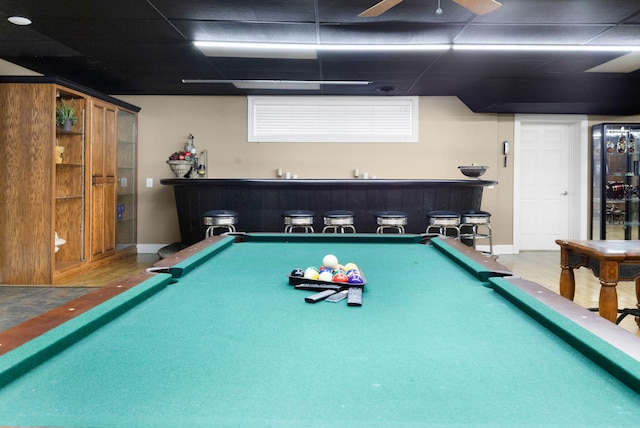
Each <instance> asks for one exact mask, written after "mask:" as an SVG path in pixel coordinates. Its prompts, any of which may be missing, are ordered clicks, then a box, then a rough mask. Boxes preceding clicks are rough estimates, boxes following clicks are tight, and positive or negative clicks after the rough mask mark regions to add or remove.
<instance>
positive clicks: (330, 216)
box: [322, 211, 356, 233]
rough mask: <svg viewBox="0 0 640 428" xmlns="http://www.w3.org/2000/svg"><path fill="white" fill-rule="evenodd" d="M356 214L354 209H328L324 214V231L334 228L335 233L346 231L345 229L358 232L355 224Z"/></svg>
mask: <svg viewBox="0 0 640 428" xmlns="http://www.w3.org/2000/svg"><path fill="white" fill-rule="evenodd" d="M353 217H354V214H353V212H352V211H326V212H324V213H323V214H322V219H323V221H324V225H325V226H324V227H323V228H322V233H327V231H330V230H333V233H338V232H340V233H344V231H345V229H350V230H351V231H353V233H356V228H355V226H354V225H353Z"/></svg>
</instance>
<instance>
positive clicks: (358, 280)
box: [348, 273, 364, 284]
mask: <svg viewBox="0 0 640 428" xmlns="http://www.w3.org/2000/svg"><path fill="white" fill-rule="evenodd" d="M348 282H349V284H362V283H363V282H364V281H363V280H362V277H361V276H360V274H357V273H354V274H353V275H351V276H350V277H349V278H348Z"/></svg>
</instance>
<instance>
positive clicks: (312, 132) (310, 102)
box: [248, 96, 418, 143]
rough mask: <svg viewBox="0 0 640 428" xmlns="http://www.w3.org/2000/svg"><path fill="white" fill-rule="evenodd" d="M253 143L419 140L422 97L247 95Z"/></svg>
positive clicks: (399, 141) (401, 141)
mask: <svg viewBox="0 0 640 428" xmlns="http://www.w3.org/2000/svg"><path fill="white" fill-rule="evenodd" d="M248 106H249V112H248V113H249V114H248V115H249V130H248V139H249V141H250V142H345V143H356V142H373V143H376V142H378V143H394V142H396V143H407V142H417V141H418V97H346V96H345V97H324V96H298V97H296V96H283V97H248Z"/></svg>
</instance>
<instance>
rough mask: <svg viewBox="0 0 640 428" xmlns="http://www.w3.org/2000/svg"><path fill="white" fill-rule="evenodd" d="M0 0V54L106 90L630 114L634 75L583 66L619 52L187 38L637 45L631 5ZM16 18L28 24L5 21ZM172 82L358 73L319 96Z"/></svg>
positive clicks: (626, 0) (637, 9)
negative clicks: (215, 48) (375, 98)
mask: <svg viewBox="0 0 640 428" xmlns="http://www.w3.org/2000/svg"><path fill="white" fill-rule="evenodd" d="M376 2H377V0H269V1H266V0H209V1H204V0H201V1H198V0H149V1H144V0H108V1H106V0H82V1H67V0H60V1H51V0H2V1H0V58H3V59H5V60H7V61H9V62H12V63H15V64H18V65H21V66H23V67H26V68H29V69H31V70H34V71H37V72H39V73H42V74H45V75H47V76H57V77H61V78H64V79H67V80H70V81H73V82H76V83H78V84H81V85H85V86H88V87H90V88H93V89H95V90H98V91H102V92H104V93H107V94H120V95H126V94H155V95H174V94H175V95H178V94H180V95H243V94H254V95H256V94H257V95H273V94H287V95H291V94H305V95H306V94H319V95H381V94H383V95H384V94H387V95H426V96H440V95H442V96H450V95H455V96H458V97H459V98H460V99H461V100H462V101H463V102H464V103H465V104H466V105H467V106H469V108H471V109H472V110H474V111H476V112H498V113H586V114H615V115H628V114H638V113H640V72H639V71H634V72H630V73H585V70H587V69H590V68H592V67H594V66H597V65H599V64H602V63H604V62H607V61H609V60H612V59H614V58H616V57H619V56H621V55H624V54H626V53H628V52H614V53H612V52H540V51H537V52H528V51H515V52H514V51H508V52H505V51H502V52H486V51H480V52H479V51H458V50H446V51H432V52H417V53H416V52H413V53H409V52H375V53H371V52H369V53H367V52H361V51H356V52H348V53H347V52H342V53H336V52H320V53H318V58H317V59H313V60H302V59H268V58H237V57H235V58H229V57H207V56H205V55H204V54H203V53H202V52H201V51H200V50H199V49H197V48H196V47H194V46H193V45H192V42H193V41H194V40H211V41H228V42H289V43H291V42H293V43H320V44H327V43H337V44H343V43H354V44H363V43H364V44H372V43H376V44H413V43H422V44H432V43H436V44H456V45H463V44H479V43H487V44H497V45H500V44H525V45H527V44H563V45H587V46H595V45H624V46H635V47H637V46H639V45H640V1H638V0H502V1H501V3H502V7H500V8H499V9H498V10H496V11H494V12H491V13H489V14H486V15H475V14H473V13H471V12H469V11H468V10H466V9H465V8H463V7H462V6H460V5H458V4H456V3H454V2H453V1H452V0H441V8H442V9H443V13H442V14H441V15H437V14H436V13H435V10H436V8H437V7H438V0H404V1H403V2H402V3H400V4H398V5H397V6H395V7H393V8H392V9H390V10H389V11H388V12H386V13H384V14H383V15H381V16H379V17H374V18H359V17H358V16H357V15H358V13H360V12H362V11H363V10H365V9H367V8H368V7H370V6H372V5H374V4H375V3H376ZM13 15H19V16H26V17H28V18H30V19H31V20H32V21H33V24H32V25H30V26H28V27H20V26H16V25H13V24H11V23H9V22H8V21H7V19H6V18H7V17H9V16H13ZM182 79H224V80H227V79H232V80H240V79H275V80H281V79H286V80H324V81H326V80H368V81H371V82H372V83H371V84H370V85H366V86H337V85H324V86H322V87H321V90H319V91H309V90H306V91H279V92H278V91H274V90H240V89H236V88H235V86H233V85H232V84H229V83H223V84H183V83H182Z"/></svg>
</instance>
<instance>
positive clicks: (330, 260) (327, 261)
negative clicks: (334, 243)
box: [322, 254, 338, 269]
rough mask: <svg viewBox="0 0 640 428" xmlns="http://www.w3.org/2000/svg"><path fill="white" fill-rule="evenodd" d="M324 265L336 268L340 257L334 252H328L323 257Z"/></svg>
mask: <svg viewBox="0 0 640 428" xmlns="http://www.w3.org/2000/svg"><path fill="white" fill-rule="evenodd" d="M322 265H323V266H326V267H328V268H331V269H334V268H335V267H336V266H338V258H337V257H336V256H334V255H333V254H327V255H326V256H324V257H323V258H322Z"/></svg>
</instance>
